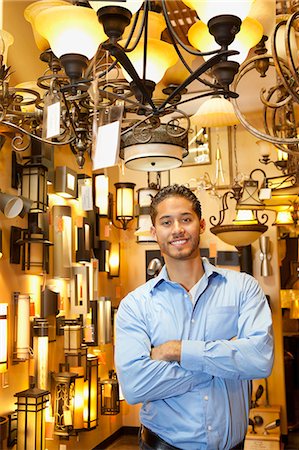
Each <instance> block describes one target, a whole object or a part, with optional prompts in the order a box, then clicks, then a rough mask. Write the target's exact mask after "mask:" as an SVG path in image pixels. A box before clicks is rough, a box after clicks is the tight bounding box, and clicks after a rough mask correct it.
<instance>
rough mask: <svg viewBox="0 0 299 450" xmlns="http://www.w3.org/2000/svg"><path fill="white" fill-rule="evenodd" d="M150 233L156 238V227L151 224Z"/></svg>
mask: <svg viewBox="0 0 299 450" xmlns="http://www.w3.org/2000/svg"><path fill="white" fill-rule="evenodd" d="M151 234H152V236H153V238H154V239H156V236H157V235H156V228H155V227H154V226H153V225H152V226H151Z"/></svg>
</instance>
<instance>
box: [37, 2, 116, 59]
mask: <svg viewBox="0 0 299 450" xmlns="http://www.w3.org/2000/svg"><path fill="white" fill-rule="evenodd" d="M35 25H36V29H37V31H38V32H39V33H40V34H41V35H42V36H43V37H44V38H46V39H47V40H48V41H49V43H50V46H51V49H52V51H53V53H54V54H55V55H56V56H57V57H58V58H60V57H61V56H63V55H67V54H79V55H84V56H85V57H86V58H87V59H91V58H92V57H93V56H94V54H95V53H96V51H97V48H98V46H99V44H100V43H101V42H103V41H105V40H106V39H107V36H106V35H105V33H104V30H103V27H102V25H101V24H100V23H99V22H98V19H97V15H96V13H95V12H94V11H93V10H92V9H90V8H84V7H82V6H55V7H53V8H48V9H46V10H44V11H42V12H40V13H39V14H38V15H37V16H36V19H35Z"/></svg>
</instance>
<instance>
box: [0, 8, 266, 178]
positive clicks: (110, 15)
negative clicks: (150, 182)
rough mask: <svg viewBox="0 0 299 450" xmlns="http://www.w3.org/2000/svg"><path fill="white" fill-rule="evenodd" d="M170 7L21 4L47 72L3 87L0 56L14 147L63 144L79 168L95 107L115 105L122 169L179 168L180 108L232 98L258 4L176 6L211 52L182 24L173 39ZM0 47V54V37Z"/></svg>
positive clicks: (3, 101)
mask: <svg viewBox="0 0 299 450" xmlns="http://www.w3.org/2000/svg"><path fill="white" fill-rule="evenodd" d="M174 3H178V2H172V1H168V2H167V1H165V0H161V1H149V0H146V1H140V0H126V1H123V0H122V1H120V0H119V1H117V0H116V1H112V2H110V1H98V0H89V1H87V0H72V1H64V0H39V1H36V2H34V3H32V4H31V5H29V6H28V7H27V8H26V9H25V12H24V15H25V19H26V20H27V21H28V22H30V24H31V26H32V30H33V34H34V38H35V42H36V44H37V47H38V49H39V50H40V52H41V54H40V59H41V60H42V61H43V62H44V63H45V67H46V69H45V72H44V74H41V76H40V77H39V78H38V79H37V80H36V81H35V82H34V83H33V84H32V85H28V84H22V85H21V86H10V83H9V73H10V71H12V70H13V68H12V69H10V68H9V67H7V66H6V65H5V63H4V59H3V58H2V61H1V71H0V105H1V114H0V122H1V123H2V124H3V125H4V126H8V127H9V128H10V129H11V128H12V129H14V130H16V132H17V136H16V138H15V139H13V141H12V145H13V148H14V149H15V150H17V151H21V150H24V149H26V148H28V146H29V144H30V138H34V139H36V140H40V141H42V142H44V143H49V144H52V145H54V146H59V145H65V144H68V145H70V147H71V149H72V151H73V153H74V154H75V157H76V160H77V163H78V165H79V167H80V168H82V167H83V165H84V162H85V159H86V155H88V156H92V153H93V151H94V147H95V141H96V136H97V130H98V125H99V117H100V115H101V113H102V111H106V110H107V109H109V108H111V107H112V106H113V107H114V106H119V108H121V109H122V120H121V129H120V157H121V158H122V159H124V161H125V164H126V165H128V167H131V168H134V169H137V170H146V171H149V170H158V171H160V170H168V169H170V168H173V167H178V166H179V165H181V163H182V159H183V158H184V156H186V155H187V154H188V142H187V141H188V140H187V135H188V130H189V127H190V119H189V117H188V114H187V113H186V112H184V104H185V103H187V102H189V101H191V100H192V101H198V100H199V99H201V98H204V97H210V96H215V95H216V96H221V97H223V98H225V99H234V98H235V97H237V94H236V92H235V91H234V89H231V85H232V83H233V80H234V78H235V76H236V74H237V73H238V70H239V62H238V61H237V60H238V58H237V56H239V53H243V50H241V48H240V45H241V44H242V45H244V44H245V47H246V45H247V47H246V50H245V52H244V55H245V56H244V57H246V55H247V53H248V51H249V49H250V47H252V46H254V45H255V44H257V43H258V42H259V41H260V38H261V29H262V27H261V25H260V24H259V23H258V20H257V19H258V17H256V13H255V7H256V4H257V0H242V1H236V0H231V1H228V2H223V1H219V0H209V1H201V2H196V1H194V2H193V1H191V0H183V3H181V2H180V5H183V8H184V11H185V13H184V14H185V17H187V18H188V20H187V22H186V23H187V24H188V23H189V25H190V23H191V25H192V26H194V24H195V25H196V24H200V25H201V26H202V27H203V28H204V29H205V30H206V31H208V32H209V33H210V34H209V37H210V38H212V41H213V45H212V46H211V45H210V44H209V45H206V44H205V42H204V41H202V42H200V39H199V41H198V42H194V39H193V40H192V38H190V41H191V42H192V45H190V43H188V42H187V41H186V33H187V31H188V28H190V26H189V25H188V26H187V28H186V29H185V31H184V33H185V36H182V34H181V35H179V28H180V27H179V24H178V22H176V20H175V18H174V15H172V13H173V6H172V5H173V4H174ZM247 17H249V19H247V20H246V21H244V26H243V22H242V21H243V19H245V18H247ZM248 21H249V23H250V24H251V26H249V27H248V26H247V27H246V22H247V23H248ZM191 28H192V27H191ZM248 28H249V29H248ZM240 29H241V31H240ZM246 30H247V31H246ZM206 31H205V32H206ZM239 31H240V39H239V40H238V39H237V38H236V47H234V41H235V37H238V33H239ZM245 31H246V32H245ZM184 33H183V35H184ZM248 33H249V34H250V37H248V38H246V37H244V35H246V34H248ZM202 35H203V36H204V33H202ZM190 36H191V34H190ZM193 36H194V31H193ZM248 36H249V35H248ZM184 37H185V39H184ZM240 41H241V44H240ZM2 42H3V43H4V48H5V49H7V46H8V45H9V42H8V41H7V43H6V44H5V37H3V36H2ZM194 60H195V62H194ZM192 61H193V62H192ZM194 84H196V89H194V87H193V86H194ZM198 86H200V88H198ZM188 89H190V91H191V94H190V95H189V94H188V95H186V94H187V90H188ZM182 124H183V125H182ZM20 133H21V136H20ZM160 144H163V145H162V147H163V148H161V149H160V153H159V150H157V149H159V145H160ZM146 145H148V146H147V147H145V146H146ZM146 149H147V150H146ZM157 151H158V154H157ZM140 153H141V154H142V156H141V158H139V154H140ZM142 158H144V161H145V164H144V165H142V164H140V161H139V160H140V159H142ZM136 159H138V162H136ZM164 161H167V162H166V165H164V163H163V162H164Z"/></svg>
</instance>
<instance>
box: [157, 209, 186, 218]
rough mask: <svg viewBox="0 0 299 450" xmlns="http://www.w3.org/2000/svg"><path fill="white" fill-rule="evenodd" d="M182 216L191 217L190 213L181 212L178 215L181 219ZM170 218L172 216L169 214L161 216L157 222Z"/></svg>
mask: <svg viewBox="0 0 299 450" xmlns="http://www.w3.org/2000/svg"><path fill="white" fill-rule="evenodd" d="M182 216H192V212H190V211H186V212H183V213H181V214H180V217H182ZM171 217H173V216H172V215H170V214H164V215H163V216H161V217H159V220H162V219H169V218H171Z"/></svg>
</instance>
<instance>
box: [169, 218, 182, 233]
mask: <svg viewBox="0 0 299 450" xmlns="http://www.w3.org/2000/svg"><path fill="white" fill-rule="evenodd" d="M183 231H184V227H183V225H182V223H181V222H180V221H179V220H175V221H174V222H173V226H172V232H173V233H181V232H183Z"/></svg>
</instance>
